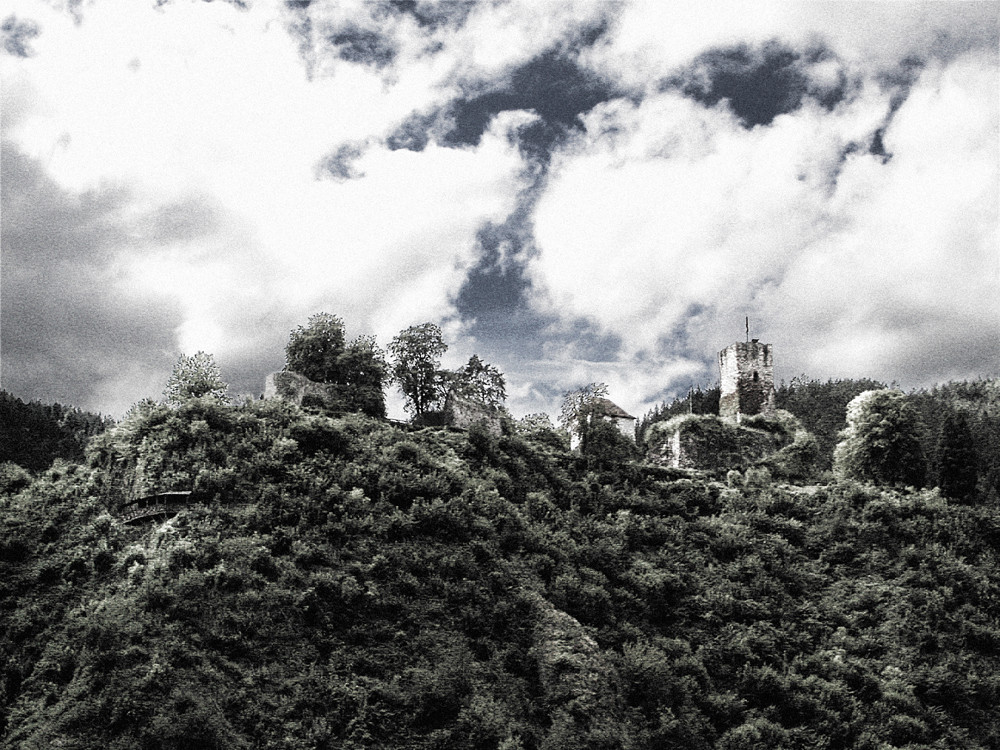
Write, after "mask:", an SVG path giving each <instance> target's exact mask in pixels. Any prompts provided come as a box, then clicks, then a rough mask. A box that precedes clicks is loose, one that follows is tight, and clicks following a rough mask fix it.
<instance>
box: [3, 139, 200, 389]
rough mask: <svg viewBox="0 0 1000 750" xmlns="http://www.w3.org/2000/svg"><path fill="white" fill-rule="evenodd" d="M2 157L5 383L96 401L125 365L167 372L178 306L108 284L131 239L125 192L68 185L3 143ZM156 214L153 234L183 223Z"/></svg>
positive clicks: (183, 229) (169, 214)
mask: <svg viewBox="0 0 1000 750" xmlns="http://www.w3.org/2000/svg"><path fill="white" fill-rule="evenodd" d="M0 162H2V166H0V169H2V174H0V186H2V206H3V225H2V244H3V255H2V257H0V263H2V269H0V283H2V295H0V304H2V310H0V322H2V328H0V337H2V345H3V361H2V368H3V372H2V380H3V388H4V389H5V390H7V391H10V392H12V393H15V394H16V395H18V396H20V397H21V398H25V399H40V400H43V401H49V402H50V401H61V402H63V403H68V404H73V405H76V406H81V407H84V408H103V406H104V404H105V403H106V400H107V398H108V396H107V394H106V393H104V394H100V389H101V387H102V384H106V383H108V382H110V381H120V380H121V378H122V373H124V372H125V371H127V370H128V369H129V368H130V367H136V368H143V369H145V370H146V371H152V372H164V373H168V372H169V370H170V367H171V366H172V360H173V354H172V352H173V351H174V348H175V342H174V335H173V331H174V329H175V328H176V327H177V326H178V325H179V323H180V317H179V314H178V311H177V310H175V309H173V308H172V307H170V306H169V305H166V304H164V303H162V302H160V303H156V304H152V303H150V304H146V303H144V302H142V301H140V300H138V299H136V298H130V297H127V296H125V295H122V293H121V291H120V289H119V288H118V287H117V286H116V284H115V271H114V270H113V269H114V264H113V261H114V258H115V255H116V253H117V252H118V251H119V250H120V249H121V248H123V247H127V246H128V244H129V243H130V242H131V241H132V239H133V238H132V236H131V233H130V232H129V231H128V230H127V229H126V228H124V225H123V223H122V222H121V221H120V218H119V217H120V215H121V213H122V212H123V211H124V210H125V209H126V208H127V207H128V205H129V201H130V196H129V195H128V194H127V193H125V192H124V191H121V190H114V189H109V190H101V191H95V192H87V193H82V194H73V193H70V192H67V191H65V190H63V189H61V188H60V187H59V186H57V185H56V184H55V183H53V182H52V181H51V180H50V179H49V178H48V177H47V176H46V175H45V174H44V173H43V171H42V169H41V168H40V166H39V164H38V163H37V162H36V161H34V160H33V159H30V158H29V157H27V156H25V155H24V154H22V153H21V152H19V151H18V150H17V149H16V148H14V147H12V146H10V145H9V144H7V143H5V144H4V145H3V151H2V159H0ZM160 219H161V226H160V227H159V229H158V230H157V231H159V232H160V233H161V234H164V235H168V234H178V233H179V234H185V233H188V232H190V231H191V227H190V226H186V225H185V224H184V222H180V221H178V220H177V217H176V214H175V213H174V212H173V211H172V210H170V209H167V210H165V211H164V212H163V213H162V214H161V216H160ZM143 395H148V394H145V393H136V399H137V398H139V397H141V396H143Z"/></svg>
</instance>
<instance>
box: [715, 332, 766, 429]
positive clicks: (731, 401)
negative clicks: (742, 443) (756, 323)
mask: <svg viewBox="0 0 1000 750" xmlns="http://www.w3.org/2000/svg"><path fill="white" fill-rule="evenodd" d="M719 385H720V388H721V392H720V394H719V416H720V417H722V418H723V419H729V420H732V421H734V422H739V421H740V419H742V418H743V417H749V416H751V415H753V414H762V415H764V416H766V417H771V416H774V360H772V359H771V345H770V344H762V343H760V342H759V341H758V340H757V339H754V340H753V341H748V342H747V343H736V344H731V345H729V346H727V347H726V348H725V349H723V350H722V351H721V352H719Z"/></svg>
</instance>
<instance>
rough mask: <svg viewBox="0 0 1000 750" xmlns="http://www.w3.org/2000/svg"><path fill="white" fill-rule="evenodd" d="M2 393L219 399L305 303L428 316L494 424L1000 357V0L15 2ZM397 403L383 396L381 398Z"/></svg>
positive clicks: (361, 330)
mask: <svg viewBox="0 0 1000 750" xmlns="http://www.w3.org/2000/svg"><path fill="white" fill-rule="evenodd" d="M5 9H6V10H4V11H3V13H6V14H8V15H6V16H5V17H3V18H2V19H0V35H2V50H0V65H2V68H0V73H2V84H3V86H2V109H0V114H2V118H0V124H2V162H0V165H2V174H0V189H2V206H0V388H3V389H4V390H6V391H8V392H10V393H13V394H14V395H15V396H18V397H20V398H22V399H24V400H25V401H27V400H38V401H42V402H44V403H52V402H59V403H63V404H71V405H75V406H78V407H80V408H83V409H87V410H90V411H97V412H100V413H103V414H110V415H112V416H116V417H120V416H121V415H122V414H123V413H124V412H125V411H126V410H127V409H128V408H129V406H130V405H131V404H133V403H135V402H137V401H139V400H141V399H143V398H146V397H153V398H158V397H160V396H161V394H162V391H163V388H164V386H165V384H166V380H167V378H168V377H169V375H170V372H171V370H172V368H173V366H174V364H175V363H176V362H177V360H178V358H179V357H180V356H181V355H182V354H193V353H195V352H197V351H205V352H208V353H210V354H212V355H213V356H214V357H215V360H216V361H217V362H218V364H219V366H220V368H221V370H222V374H223V377H224V379H225V380H226V381H227V382H228V383H229V384H230V386H231V389H232V391H233V392H234V393H237V394H259V393H261V392H262V390H263V381H264V377H265V376H266V374H267V373H269V372H272V371H275V370H279V369H281V368H282V366H283V365H284V347H285V345H286V343H287V342H288V336H289V333H290V331H291V330H293V329H295V328H296V327H297V326H299V325H304V324H305V323H306V322H307V321H308V319H309V317H310V316H311V315H313V314H315V313H318V312H328V313H333V314H335V315H339V316H340V317H341V318H343V320H344V321H345V324H346V327H347V333H348V336H349V337H351V338H353V337H354V336H358V335H374V336H375V337H376V339H377V341H378V342H379V343H380V344H381V345H382V346H383V347H384V346H385V345H386V344H388V343H389V341H390V340H391V339H392V337H393V336H395V335H396V334H397V333H398V332H399V331H400V330H402V329H404V328H406V327H408V326H411V325H418V324H421V323H424V322H427V321H430V322H434V323H437V324H438V325H440V326H441V328H442V330H443V332H444V335H445V339H446V341H447V343H448V345H449V350H448V352H447V354H446V355H445V359H444V365H446V366H448V367H451V368H456V367H458V366H461V365H462V364H463V363H464V362H465V361H466V360H467V359H468V358H469V357H470V356H471V355H472V354H477V355H479V356H480V357H481V358H482V359H484V360H485V361H487V362H490V363H491V364H493V365H495V366H497V367H498V368H500V369H501V370H502V371H503V372H504V373H505V376H506V380H507V392H508V407H509V408H510V410H511V411H512V413H513V414H514V415H515V416H521V415H524V414H527V413H533V412H539V411H544V412H548V413H549V414H552V415H556V414H558V411H559V403H560V401H561V396H562V394H563V393H565V392H566V391H569V390H572V389H575V388H578V387H581V386H583V385H586V384H587V383H590V382H603V383H607V384H608V386H609V388H610V397H611V398H612V399H613V400H614V401H615V402H616V403H618V404H619V405H620V406H622V407H623V408H624V409H626V410H627V411H629V412H630V413H631V414H634V415H636V416H637V417H641V416H642V415H643V414H644V413H645V412H646V411H647V410H649V409H650V408H652V407H653V406H655V405H656V404H658V403H660V402H662V401H670V400H671V399H673V398H674V397H675V396H683V395H684V394H685V393H686V392H687V390H688V388H689V387H691V386H692V385H698V386H702V387H709V386H711V385H713V384H714V383H716V382H717V381H718V364H717V353H718V351H719V350H720V349H723V348H725V347H726V346H728V345H729V344H730V343H733V342H735V341H742V340H744V337H745V336H746V324H745V321H746V319H747V318H749V328H750V335H751V336H752V337H754V338H759V339H760V340H761V341H764V342H767V343H770V344H771V345H772V351H773V354H774V361H775V377H776V379H777V380H778V381H781V380H785V381H789V380H791V379H792V378H793V377H797V376H802V375H805V376H807V377H810V378H818V379H822V380H826V379H828V378H835V379H836V378H874V379H877V380H882V381H884V382H887V383H890V382H891V383H897V384H899V385H900V386H901V387H903V388H906V389H911V388H922V387H930V386H932V385H934V384H935V383H942V382H946V381H949V380H965V379H977V378H988V377H997V376H998V375H1000V242H998V240H1000V237H998V216H997V214H998V205H1000V190H998V185H1000V178H998V167H1000V124H998V121H1000V76H998V49H1000V43H998V15H1000V14H998V12H997V6H996V4H995V3H993V2H982V3H979V2H933V3H924V2H907V1H903V2H822V1H813V2H804V1H803V2H763V3H757V2H739V3H726V2H712V3H692V2H689V0H683V2H673V1H669V0H668V1H663V0H648V1H646V2H638V1H636V2H632V1H631V0H623V1H622V2H608V1H606V0H604V1H601V2H595V1H592V0H578V1H570V0H549V1H547V2H539V1H538V0H511V1H505V0H489V1H488V0H483V1H482V2H476V3H470V2H460V1H456V0H440V1H439V2H426V0H395V1H392V0H379V1H376V0H372V1H371V2H342V3H326V2H310V0H288V2H283V3H278V2H266V1H264V0H232V1H230V2H223V1H221V0H219V1H217V2H201V1H200V0H158V1H157V0H50V1H45V0H11V2H7V3H5ZM388 396H389V407H390V412H391V413H393V414H395V415H401V414H402V401H401V397H400V396H399V394H398V393H397V392H396V391H395V390H394V389H390V391H389V393H388Z"/></svg>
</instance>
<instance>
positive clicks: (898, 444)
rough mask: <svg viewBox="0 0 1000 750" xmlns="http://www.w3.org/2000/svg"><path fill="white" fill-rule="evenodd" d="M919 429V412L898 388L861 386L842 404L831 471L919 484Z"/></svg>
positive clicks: (864, 478)
mask: <svg viewBox="0 0 1000 750" xmlns="http://www.w3.org/2000/svg"><path fill="white" fill-rule="evenodd" d="M921 429H922V425H921V422H920V417H919V415H918V414H917V412H916V410H915V409H914V408H913V407H912V406H911V405H910V404H909V403H908V402H907V400H906V396H905V395H904V394H903V393H902V392H901V391H897V390H887V389H883V390H877V391H865V392H864V393H861V394H859V395H858V396H856V397H855V398H854V399H853V400H852V401H851V402H850V403H849V404H848V405H847V428H846V429H845V430H844V431H843V432H842V433H841V438H842V439H841V441H840V442H839V443H838V444H837V447H836V450H835V451H834V458H833V465H834V471H836V472H837V474H839V475H840V476H843V477H850V478H854V479H860V480H862V481H865V482H872V483H874V484H905V485H912V486H915V487H919V486H921V485H922V484H923V481H924V475H925V472H926V460H925V458H924V452H923V449H922V448H921V447H920V432H921Z"/></svg>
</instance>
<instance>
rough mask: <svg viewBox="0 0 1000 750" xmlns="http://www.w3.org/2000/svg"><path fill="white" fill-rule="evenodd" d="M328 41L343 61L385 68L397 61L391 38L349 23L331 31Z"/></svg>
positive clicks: (396, 52) (327, 36)
mask: <svg viewBox="0 0 1000 750" xmlns="http://www.w3.org/2000/svg"><path fill="white" fill-rule="evenodd" d="M326 40H327V42H329V43H330V44H331V45H332V46H333V47H334V48H335V49H336V51H337V56H338V57H340V59H341V60H346V61H347V62H351V63H360V64H363V65H371V66H372V67H375V68H384V67H386V66H387V65H391V64H392V63H393V61H394V60H395V59H396V55H397V54H398V51H397V49H396V45H395V42H394V41H393V40H392V38H391V37H389V36H387V35H385V34H382V33H380V32H379V31H375V30H373V29H366V28H363V27H361V26H358V25H357V24H353V23H348V24H344V25H343V26H340V27H339V28H337V29H334V30H332V31H330V32H329V33H328V34H327V35H326Z"/></svg>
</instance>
